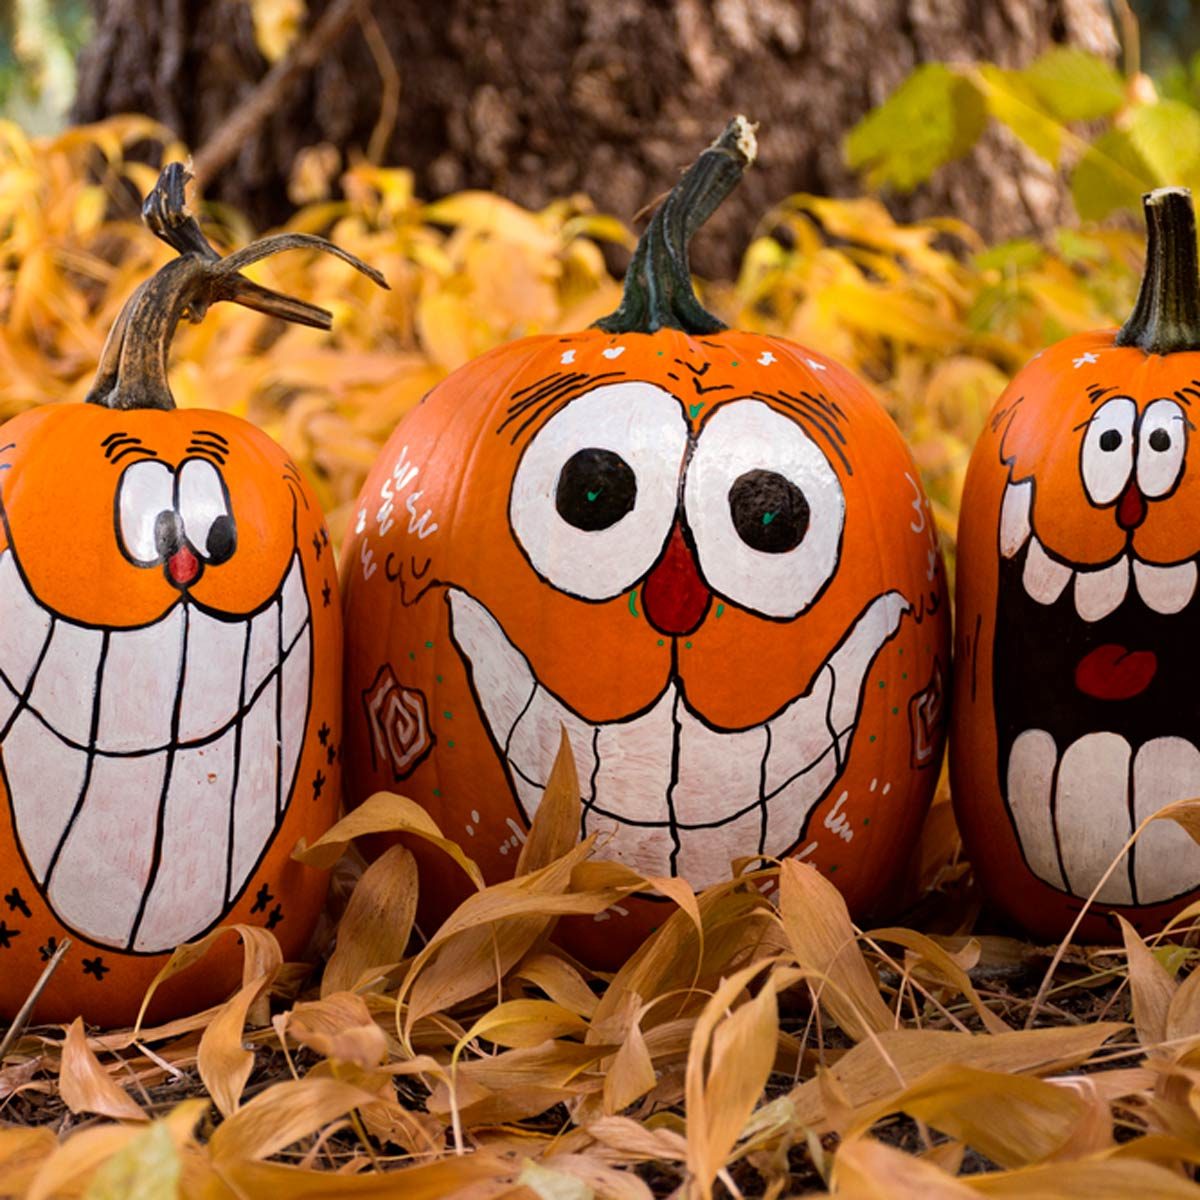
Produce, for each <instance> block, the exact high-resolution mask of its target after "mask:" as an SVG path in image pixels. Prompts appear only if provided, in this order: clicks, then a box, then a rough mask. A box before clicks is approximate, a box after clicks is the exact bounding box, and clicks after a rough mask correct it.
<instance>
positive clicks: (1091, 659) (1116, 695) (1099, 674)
mask: <svg viewBox="0 0 1200 1200" xmlns="http://www.w3.org/2000/svg"><path fill="white" fill-rule="evenodd" d="M1157 670H1158V659H1157V658H1156V657H1155V655H1154V651H1153V650H1126V649H1125V647H1124V646H1118V645H1116V644H1115V643H1112V642H1109V643H1107V644H1105V645H1103V646H1097V647H1096V648H1095V650H1092V651H1091V652H1090V653H1088V654H1085V655H1084V656H1083V657H1082V658H1081V659H1080V660H1079V665H1078V666H1076V668H1075V686H1076V687H1077V688H1078V689H1079V690H1080V691H1081V692H1083V694H1084V695H1085V696H1094V697H1095V698H1096V699H1097V700H1129V699H1132V698H1133V697H1134V696H1137V695H1140V694H1141V693H1142V692H1144V691H1145V690H1146V689H1147V688H1148V687H1149V686H1150V681H1151V680H1152V679H1153V678H1154V672H1155V671H1157Z"/></svg>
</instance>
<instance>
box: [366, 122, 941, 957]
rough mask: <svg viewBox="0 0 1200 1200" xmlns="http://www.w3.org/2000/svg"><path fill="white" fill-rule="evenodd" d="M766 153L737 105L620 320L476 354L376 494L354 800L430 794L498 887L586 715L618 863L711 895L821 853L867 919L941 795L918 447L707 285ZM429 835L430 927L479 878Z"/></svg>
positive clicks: (632, 923) (625, 926) (583, 729)
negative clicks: (709, 240) (698, 292)
mask: <svg viewBox="0 0 1200 1200" xmlns="http://www.w3.org/2000/svg"><path fill="white" fill-rule="evenodd" d="M752 151H753V137H752V132H751V129H750V127H749V126H748V125H747V123H746V122H745V121H744V120H742V119H738V120H736V121H734V122H733V123H732V124H731V126H730V127H729V129H727V130H726V132H725V134H724V135H723V136H722V137H721V138H720V139H719V140H718V141H717V143H715V144H714V145H713V146H712V147H710V148H709V149H708V150H707V151H705V152H704V154H703V155H702V156H701V157H700V159H699V161H698V162H697V163H696V164H695V165H693V167H692V168H690V169H689V171H688V172H687V173H685V175H684V176H683V178H682V179H681V180H680V182H679V184H678V186H677V187H676V188H675V189H674V191H673V192H672V193H671V195H670V196H669V197H668V198H667V199H666V201H665V202H664V204H663V205H662V207H661V208H660V209H659V211H658V212H657V213H656V214H655V217H654V218H653V220H652V221H651V222H650V225H649V227H648V228H647V230H646V232H645V235H644V236H643V238H642V240H641V242H640V243H639V246H638V249H637V251H636V253H635V255H634V259H633V262H632V264H631V266H630V268H629V273H628V275H627V276H626V281H625V294H624V298H623V301H622V304H621V307H620V309H619V310H618V311H617V312H616V313H614V314H613V315H612V316H610V317H608V318H606V319H604V320H603V321H601V322H599V324H598V326H597V327H594V328H592V329H590V330H587V331H584V332H579V333H567V334H561V335H559V334H551V335H542V336H536V337H530V338H526V339H524V340H522V341H519V342H516V343H515V344H513V345H510V346H505V347H501V348H499V349H497V350H495V351H493V352H492V353H490V354H487V355H485V356H483V357H482V358H480V359H478V360H476V361H475V362H473V363H470V364H468V365H467V366H466V367H464V368H462V369H461V370H460V371H458V372H456V373H455V374H454V375H452V376H451V377H450V378H449V379H447V380H445V381H444V382H443V383H441V384H440V385H439V386H438V387H436V388H435V389H434V390H433V391H432V392H431V393H430V395H429V396H428V397H426V399H425V400H424V401H423V403H422V404H421V405H420V406H419V407H418V408H417V409H415V410H414V411H413V412H412V413H410V414H409V415H408V416H406V417H405V419H404V420H403V421H402V422H401V424H400V426H399V427H398V428H397V429H396V431H395V433H394V434H393V436H392V438H391V440H390V441H389V443H388V445H387V447H385V449H384V451H383V453H382V454H381V456H380V458H379V460H378V462H377V464H376V466H375V467H374V469H373V471H372V472H371V474H370V476H369V477H368V479H367V482H366V484H365V486H364V490H363V492H362V493H361V496H360V499H359V503H358V522H357V528H356V531H355V534H354V535H353V536H352V537H351V538H350V539H349V541H348V543H347V546H346V550H345V553H344V556H343V574H344V580H345V595H346V632H347V641H346V658H347V664H346V697H345V702H346V706H347V710H346V711H347V732H346V738H347V747H348V748H349V750H350V753H349V754H348V756H347V762H348V768H349V776H348V779H349V780H350V782H348V794H349V798H350V800H351V802H354V801H358V800H362V799H365V798H366V797H368V796H369V795H371V794H372V793H373V792H376V791H380V790H387V791H402V792H403V793H404V794H405V795H407V796H410V797H412V798H414V799H416V800H419V801H420V802H421V803H422V804H423V805H424V806H425V807H426V808H427V809H428V811H429V812H430V813H431V814H432V815H433V817H434V818H435V820H436V821H437V823H438V825H439V826H440V828H441V830H442V832H443V834H444V835H445V836H446V837H448V838H453V839H454V840H456V841H458V842H459V843H460V844H461V845H462V846H463V849H464V850H465V851H466V853H467V854H469V855H470V856H471V857H472V858H473V859H475V860H476V862H477V863H478V864H479V866H480V867H481V868H482V870H483V873H484V875H485V877H486V878H488V879H489V880H493V881H494V880H498V879H501V878H504V877H505V876H508V875H511V874H512V872H513V869H514V867H515V866H516V864H517V859H518V856H519V854H520V848H521V843H522V841H523V840H524V838H525V836H526V832H527V830H528V828H529V826H530V823H531V821H532V819H533V817H534V815H535V814H536V813H537V811H538V809H539V805H540V804H541V802H542V793H543V789H544V788H545V786H546V783H547V780H548V778H549V774H550V770H551V767H552V766H553V763H554V761H555V755H556V752H557V750H558V748H559V745H560V738H561V736H562V732H563V730H565V731H566V736H567V739H568V741H569V743H570V747H571V750H572V753H573V755H574V758H575V764H576V769H577V772H578V780H579V795H578V804H579V826H578V828H579V830H580V832H581V833H582V834H584V835H585V836H586V835H596V837H597V841H598V845H597V851H596V853H597V855H598V856H599V857H602V858H609V859H615V860H617V861H618V862H620V863H623V864H625V865H626V866H628V867H630V868H632V869H633V870H634V871H636V872H638V873H639V874H641V875H642V876H643V877H655V878H662V877H671V876H677V877H683V878H685V879H686V880H687V881H688V882H690V883H691V884H693V885H694V886H695V887H697V888H701V887H705V886H708V885H710V884H713V883H715V882H718V881H720V880H722V879H728V878H729V875H730V870H731V864H732V863H734V862H735V861H736V860H744V862H745V863H749V864H751V865H754V864H757V863H758V862H760V861H761V860H762V859H763V858H766V859H768V860H770V859H775V858H778V857H781V856H783V855H787V854H793V853H794V854H800V855H802V856H804V857H805V859H806V861H809V862H812V863H814V864H816V865H817V866H818V867H820V868H821V869H822V870H823V871H825V872H827V873H828V874H829V876H830V878H832V879H833V880H834V881H835V882H836V883H837V884H838V885H839V886H840V887H841V888H842V890H843V892H844V893H845V895H846V896H847V898H848V899H849V901H850V904H851V906H852V908H853V909H854V910H856V911H863V910H865V909H866V908H867V907H868V906H869V905H870V904H872V903H873V902H875V901H877V900H878V899H879V897H880V896H881V894H882V893H883V892H884V890H885V889H886V888H887V886H888V884H889V882H890V881H891V880H892V879H893V878H894V877H895V875H896V873H897V872H898V871H899V870H900V869H901V868H902V867H903V865H904V862H905V857H906V854H907V852H908V850H909V848H910V847H911V846H912V844H913V841H914V839H915V837H916V834H917V831H918V829H919V827H920V823H921V818H922V816H923V813H924V810H925V807H926V805H927V803H928V801H929V798H930V795H931V793H932V790H933V787H934V785H935V783H936V779H937V769H938V763H939V761H940V757H941V749H942V730H943V725H944V712H945V705H944V695H943V681H944V678H945V675H944V673H945V670H946V665H947V662H946V652H947V632H948V631H947V611H946V609H947V606H946V603H945V597H944V590H943V588H944V583H943V575H942V567H941V560H940V557H939V555H938V551H937V543H936V535H935V534H934V529H933V518H932V515H931V513H930V511H929V508H928V502H927V501H926V499H925V496H924V494H923V493H922V491H921V489H920V486H919V483H918V481H917V472H916V469H915V467H914V466H913V464H912V460H911V458H910V457H909V455H908V452H907V450H906V448H905V446H904V443H903V441H902V439H901V438H900V436H899V433H898V432H897V430H896V428H895V426H894V425H893V424H892V422H891V420H890V419H889V417H888V416H887V414H886V413H885V412H884V411H883V409H882V408H881V407H880V406H879V405H878V404H877V403H876V401H875V400H874V399H873V398H872V397H871V395H870V394H869V392H868V391H867V389H866V388H865V387H864V386H863V385H862V384H861V383H860V382H859V381H858V380H856V379H855V378H854V377H853V376H852V375H851V374H850V373H849V372H848V371H846V370H845V369H843V368H842V367H840V366H839V365H837V364H836V363H834V362H832V361H831V360H830V359H828V358H826V357H824V356H823V355H821V354H820V353H819V352H816V351H812V350H807V349H804V348H803V347H800V346H797V345H796V344H794V343H792V342H788V341H786V340H784V339H780V338H772V337H763V336H760V335H758V334H751V333H743V332H738V331H735V330H728V329H726V328H725V327H724V325H722V323H721V322H720V321H718V320H717V319H716V318H715V317H713V316H712V315H711V314H709V313H708V312H706V311H705V310H704V309H703V308H702V307H701V305H700V303H699V301H698V300H697V299H696V296H695V294H694V293H693V291H692V286H691V280H690V277H689V274H688V269H687V241H688V238H689V237H690V236H691V234H692V233H693V232H694V231H695V229H696V228H697V227H698V226H699V225H700V224H701V223H702V222H703V221H704V219H705V218H706V217H707V216H708V215H709V214H710V213H711V212H712V211H713V209H715V207H716V205H717V204H718V203H719V202H720V200H721V198H722V197H723V196H724V195H725V194H726V193H727V192H728V191H729V190H730V189H731V188H732V187H733V186H734V185H735V184H736V182H737V180H738V178H739V177H740V175H741V173H742V170H743V169H744V167H745V166H746V164H747V162H748V161H749V160H750V158H751V157H752ZM412 850H413V852H414V854H417V855H418V856H419V857H420V858H421V859H422V874H421V882H422V893H421V902H422V912H421V918H422V921H423V923H425V924H426V925H430V923H431V922H433V921H436V920H437V919H439V917H441V916H444V915H445V913H446V911H447V910H448V908H449V907H450V906H451V905H452V904H453V903H455V902H456V901H457V900H459V899H461V898H462V896H463V893H464V890H465V888H466V887H468V886H469V884H468V880H467V876H466V875H465V874H464V873H463V872H462V871H461V870H460V868H459V867H458V866H457V865H455V864H454V863H453V862H452V861H451V860H450V859H449V858H447V856H446V855H445V854H444V853H442V852H441V851H440V850H433V849H431V848H430V847H429V846H428V844H427V843H418V842H417V841H415V840H414V841H413V843H412ZM743 865H744V864H743ZM635 878H636V877H635ZM644 890H645V892H646V893H647V894H649V893H650V889H649V888H646V889H644ZM748 902H749V901H748ZM665 915H666V914H665V912H664V906H663V904H662V903H661V902H660V903H655V902H653V901H651V900H650V899H648V898H646V896H645V895H641V896H638V897H636V898H631V899H629V900H626V901H623V902H622V903H621V904H619V905H616V906H614V907H613V908H612V909H611V910H609V911H608V912H604V913H600V914H596V919H593V917H592V916H587V917H585V918H581V919H580V920H579V921H578V922H575V923H574V925H573V928H571V929H569V930H564V937H567V938H568V939H569V941H570V944H571V946H572V947H573V948H575V949H577V950H578V952H579V953H581V954H586V955H587V956H588V957H589V959H591V960H592V961H595V962H606V963H609V964H616V963H617V962H619V961H620V960H621V958H622V956H623V955H626V954H628V953H629V951H630V949H631V948H632V947H634V946H636V945H637V943H638V941H639V940H640V939H641V938H642V937H644V936H645V934H646V933H647V932H648V930H649V929H650V928H652V927H653V926H654V925H656V924H658V923H659V922H660V921H662V920H663V919H664V916H665Z"/></svg>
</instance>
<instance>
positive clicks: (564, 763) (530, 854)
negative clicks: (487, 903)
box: [516, 726, 582, 875]
mask: <svg viewBox="0 0 1200 1200" xmlns="http://www.w3.org/2000/svg"><path fill="white" fill-rule="evenodd" d="M581 807H582V801H581V800H580V798H579V774H578V772H577V771H576V769H575V755H574V754H573V753H572V752H571V739H570V738H569V737H567V730H566V727H565V726H563V727H562V728H561V732H560V736H559V743H558V753H557V754H556V755H555V756H554V766H553V767H552V768H551V769H550V779H549V780H548V782H547V783H546V790H545V791H544V792H543V793H542V802H541V804H539V805H538V809H537V812H536V813H535V814H534V817H533V824H532V825H531V826H530V827H529V834H528V836H527V837H526V839H525V844H524V845H523V846H522V847H521V857H520V858H518V859H517V870H516V874H518V875H528V874H529V873H530V872H531V871H538V870H540V869H541V868H542V867H546V866H549V865H550V863H552V862H553V861H554V860H555V859H556V858H561V857H562V856H563V855H564V854H566V853H567V852H568V851H569V850H570V849H571V847H572V846H574V845H575V844H576V842H578V841H579V828H580V820H579V814H580V809H581Z"/></svg>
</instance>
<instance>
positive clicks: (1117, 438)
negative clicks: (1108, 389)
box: [1100, 429, 1153, 450]
mask: <svg viewBox="0 0 1200 1200" xmlns="http://www.w3.org/2000/svg"><path fill="white" fill-rule="evenodd" d="M1151 440H1153V439H1151ZM1120 444H1121V435H1120V434H1119V433H1118V432H1117V431H1116V430H1115V429H1106V430H1105V431H1104V432H1103V433H1102V434H1101V435H1100V449H1101V450H1115V449H1116V448H1117V447H1118V446H1119V445H1120Z"/></svg>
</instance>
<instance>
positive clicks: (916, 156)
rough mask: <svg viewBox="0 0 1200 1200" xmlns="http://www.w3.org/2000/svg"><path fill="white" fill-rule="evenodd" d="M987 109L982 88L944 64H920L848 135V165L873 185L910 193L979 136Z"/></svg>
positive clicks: (846, 143)
mask: <svg viewBox="0 0 1200 1200" xmlns="http://www.w3.org/2000/svg"><path fill="white" fill-rule="evenodd" d="M986 121H987V113H986V111H985V109H984V105H983V100H982V98H981V97H980V95H979V92H978V89H977V88H976V87H975V86H974V84H973V83H972V82H971V81H970V80H969V79H967V78H965V77H964V76H962V75H960V74H958V73H957V72H955V71H952V70H950V68H949V67H946V66H944V65H943V64H942V63H927V64H926V65H925V66H921V67H918V68H917V69H916V70H915V71H914V72H913V73H912V74H911V75H909V77H908V78H907V79H906V80H905V81H904V82H903V83H902V84H901V85H900V86H899V87H898V88H897V89H896V90H895V91H894V92H893V93H892V94H891V95H890V96H889V97H888V98H887V99H886V100H885V101H884V102H883V103H882V104H881V105H880V106H879V107H878V108H875V109H872V110H871V112H869V113H867V115H866V116H865V117H863V119H862V120H861V121H859V122H858V124H857V125H855V126H854V128H853V129H851V130H850V132H849V133H848V134H847V135H846V141H845V146H844V149H845V156H846V163H847V165H848V166H850V167H852V168H854V169H855V170H865V171H866V175H867V182H868V183H869V184H870V185H871V186H872V187H879V186H882V185H890V186H892V187H894V188H896V189H897V190H898V191H902V192H907V191H911V190H912V189H913V188H914V187H916V186H917V184H919V183H923V182H924V181H925V180H926V179H928V178H929V177H930V175H932V174H933V172H934V171H935V170H937V168H938V167H940V166H941V165H942V164H943V163H947V162H949V161H950V160H951V159H954V158H959V157H960V156H962V155H963V154H966V153H967V151H969V150H970V149H971V147H972V146H974V145H975V143H976V142H977V141H978V140H979V135H980V134H981V133H982V132H983V128H984V125H985V124H986Z"/></svg>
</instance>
